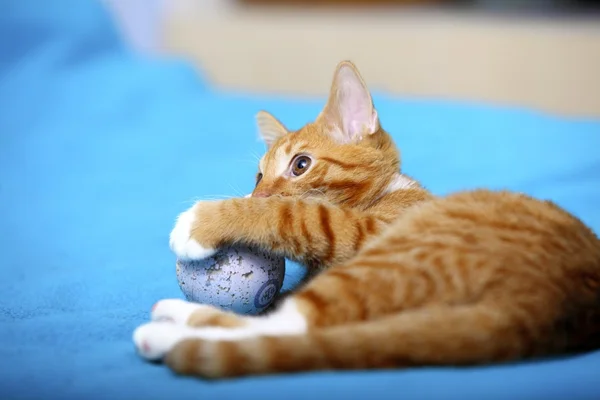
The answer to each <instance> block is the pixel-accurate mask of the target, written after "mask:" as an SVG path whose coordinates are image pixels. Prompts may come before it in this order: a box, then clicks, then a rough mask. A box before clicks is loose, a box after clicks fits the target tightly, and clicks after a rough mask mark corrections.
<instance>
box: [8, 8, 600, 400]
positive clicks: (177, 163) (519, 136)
mask: <svg viewBox="0 0 600 400" xmlns="http://www.w3.org/2000/svg"><path fill="white" fill-rule="evenodd" d="M3 6H4V13H2V14H1V15H0V255H1V256H0V293H1V294H2V300H1V301H0V370H1V371H2V380H1V381H0V397H1V398H6V399H14V400H16V399H34V398H56V399H61V400H68V399H78V400H79V399H82V398H85V399H88V400H93V399H126V400H131V399H140V398H147V399H174V398H177V399H181V400H184V399H198V398H219V399H239V398H252V399H254V398H263V397H265V396H282V397H285V398H286V399H288V400H292V399H305V398H324V397H330V396H331V395H333V394H335V396H336V398H337V397H339V398H345V399H364V398H368V397H371V396H374V397H377V398H380V399H396V398H403V399H461V400H467V399H477V400H479V399H486V400H491V399H508V398H510V399H512V400H517V399H533V398H544V399H565V398H567V397H570V398H576V399H578V400H583V399H598V398H600V388H599V387H598V385H597V376H598V375H597V371H598V370H600V353H599V352H591V353H587V354H582V355H577V356H572V357H566V358H563V359H554V360H547V361H538V362H529V363H519V364H513V365H504V366H490V367H484V368H466V369H463V368H423V369H410V370H397V371H369V372H328V373H307V374H297V375H292V376H268V377H256V378H248V379H241V380H235V381H226V382H216V383H215V382H212V383H207V382H203V381H201V380H195V379H189V378H181V377H177V376H174V375H173V374H172V373H170V372H169V371H168V370H167V369H166V368H163V367H161V366H156V365H152V364H148V363H145V362H143V361H142V360H141V359H140V358H139V357H138V356H137V355H136V354H135V351H134V348H133V345H132V342H131V333H132V331H133V329H134V328H135V327H136V326H137V325H138V324H140V323H142V322H144V321H145V320H146V319H147V317H148V311H149V307H150V306H151V305H152V304H153V303H154V302H155V301H156V300H157V299H160V298H164V297H182V294H181V293H180V291H179V288H178V285H177V281H176V278H175V268H174V257H173V255H172V254H171V252H170V251H169V249H168V245H167V242H168V234H169V232H170V229H171V227H172V224H173V221H174V218H175V216H176V215H177V214H178V213H179V212H181V211H183V210H184V209H186V208H187V207H188V206H189V205H190V204H191V202H192V201H193V200H194V199H196V198H199V197H203V196H219V195H233V196H235V195H240V194H245V193H248V192H249V191H250V190H251V189H252V186H253V180H254V174H255V172H256V165H255V162H254V161H253V153H256V154H261V153H262V152H263V151H264V146H263V145H262V144H261V143H260V142H259V141H258V140H257V135H256V129H255V127H254V119H253V117H254V114H255V113H256V112H257V111H258V110H259V109H267V110H269V111H271V112H273V113H274V114H275V115H276V116H278V117H279V118H280V119H281V120H282V121H283V122H284V123H285V124H287V125H288V126H289V127H290V128H297V127H299V126H301V125H302V124H304V123H306V122H307V121H309V120H311V119H313V118H314V117H315V116H316V114H317V113H318V111H319V109H320V107H321V106H322V105H323V101H324V99H314V100H306V99H296V98H293V97H291V98H288V97H274V96H265V95H254V94H249V93H234V92H221V91H217V90H215V89H213V88H211V87H209V86H208V85H207V84H206V83H205V82H204V80H203V79H202V76H201V75H199V74H198V73H197V72H196V71H195V70H194V69H192V68H191V67H190V66H189V65H187V64H185V63H182V62H180V61H178V60H151V59H147V58H143V57H141V56H138V55H134V54H132V53H131V52H130V51H129V50H128V49H127V48H126V46H124V45H123V43H122V42H121V40H120V39H119V36H118V33H117V31H116V29H115V27H114V26H113V22H112V20H111V19H110V17H109V16H108V15H107V13H106V12H105V10H104V9H103V8H102V6H101V5H100V4H99V3H96V2H94V1H91V0H47V1H45V2H39V1H37V0H9V1H5V2H3ZM211 40H212V39H211ZM375 100H376V104H377V107H378V110H379V113H380V115H381V118H382V122H383V125H384V127H385V128H386V129H387V130H389V131H390V132H392V133H393V135H394V137H395V138H396V140H397V142H398V145H399V146H400V148H401V149H402V154H403V165H404V169H405V172H406V173H408V174H409V175H411V176H413V177H415V178H417V179H420V180H421V181H423V183H424V184H425V185H426V186H427V187H429V188H430V189H431V190H433V191H434V192H435V193H438V194H444V193H449V192H452V191H456V190H462V189H469V188H475V187H481V186H486V187H492V188H507V189H512V190H517V191H522V192H526V193H530V194H532V195H535V196H539V197H542V198H548V199H552V200H554V201H556V202H557V203H558V204H560V205H562V206H564V207H566V208H567V209H568V210H570V211H572V212H573V213H575V214H576V215H577V216H579V217H580V218H582V219H583V220H584V221H585V222H587V223H588V224H590V226H592V227H593V228H594V229H595V230H596V231H598V230H600V211H599V206H598V205H599V204H600V152H599V151H598V149H600V121H598V120H584V119H568V118H559V117H555V116H550V115H546V114H543V113H538V112H534V111H530V110H523V109H515V108H505V107H493V106H487V105H481V104H470V103H461V102H449V101H434V100H416V99H406V98H397V97H391V96H387V95H385V94H378V95H377V96H376V99H375ZM302 273H303V271H302V269H301V268H299V267H298V266H296V265H294V264H290V265H289V267H288V271H287V275H286V283H285V287H286V288H290V287H293V286H294V284H295V283H296V282H297V281H298V279H299V278H300V276H301V275H302Z"/></svg>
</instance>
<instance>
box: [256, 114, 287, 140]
mask: <svg viewBox="0 0 600 400" xmlns="http://www.w3.org/2000/svg"><path fill="white" fill-rule="evenodd" d="M256 125H257V127H258V133H259V135H260V137H261V138H262V140H263V141H264V142H265V144H266V145H267V147H271V146H272V145H273V143H275V141H276V140H277V139H279V138H280V137H282V136H285V135H287V134H288V130H287V128H286V127H285V126H284V125H283V124H282V123H281V122H279V120H277V118H275V117H274V116H272V115H271V114H269V113H268V112H266V111H259V112H258V113H257V114H256Z"/></svg>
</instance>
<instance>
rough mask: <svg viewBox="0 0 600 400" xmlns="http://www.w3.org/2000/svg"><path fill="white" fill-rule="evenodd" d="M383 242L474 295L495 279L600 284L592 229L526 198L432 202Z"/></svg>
mask: <svg viewBox="0 0 600 400" xmlns="http://www.w3.org/2000/svg"><path fill="white" fill-rule="evenodd" d="M380 239H381V240H380V241H379V242H378V243H373V246H372V247H374V248H378V249H380V250H383V249H386V251H388V252H389V254H390V257H392V258H395V259H397V260H398V261H399V262H401V263H403V264H405V265H407V266H410V267H411V268H422V269H424V270H429V271H432V270H435V271H443V272H444V273H446V274H448V276H456V275H460V276H463V277H465V278H466V280H467V281H469V282H468V285H467V287H469V288H470V289H471V290H469V291H473V294H476V292H479V289H481V290H484V289H485V288H486V287H487V285H488V284H489V283H490V282H492V281H497V280H499V281H502V280H509V281H510V280H512V282H514V283H512V284H515V285H518V284H519V283H520V282H521V283H523V284H526V283H527V284H528V285H531V284H532V283H535V282H536V281H539V282H540V288H541V286H542V283H541V281H542V280H543V281H546V282H554V283H556V284H559V285H566V286H571V283H572V284H574V285H575V286H573V288H576V287H579V288H581V287H583V286H581V285H580V284H582V283H583V284H584V285H587V286H586V287H588V286H589V285H591V286H592V287H597V286H600V240H598V238H597V236H596V235H595V234H594V232H592V231H591V230H590V229H589V228H588V227H587V226H586V225H585V224H584V223H583V222H582V221H580V220H579V219H578V218H576V217H575V216H573V215H571V214H569V213H568V212H566V211H565V210H563V209H562V208H560V207H558V206H557V205H555V204H554V203H552V202H549V201H544V200H538V199H535V198H532V197H529V196H527V195H524V194H519V193H512V192H506V191H490V190H476V191H468V192H459V193H456V194H452V195H449V196H447V197H440V198H436V199H433V200H428V201H425V202H423V203H421V204H418V205H416V206H414V207H411V208H410V209H408V210H406V213H405V214H404V215H403V216H402V217H401V218H400V219H399V220H397V221H396V223H394V224H393V225H392V226H391V227H390V229H389V230H388V231H387V232H386V233H385V234H384V235H382V237H381V238H380ZM365 251H366V252H368V251H373V250H369V249H366V250H365ZM453 279H455V278H453ZM503 284H504V283H503ZM507 284H511V283H510V282H509V283H507ZM565 289H567V288H566V287H565ZM595 293H596V292H595Z"/></svg>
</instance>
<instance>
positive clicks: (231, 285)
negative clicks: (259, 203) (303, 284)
mask: <svg viewBox="0 0 600 400" xmlns="http://www.w3.org/2000/svg"><path fill="white" fill-rule="evenodd" d="M284 276H285V258H283V257H277V256H273V255H271V254H269V253H267V252H264V251H260V250H255V249H251V248H249V247H245V246H230V247H225V248H222V249H220V250H219V251H218V252H217V253H216V254H215V255H214V256H212V257H209V258H206V259H204V260H199V261H183V260H177V280H178V281H179V287H180V288H181V290H182V291H183V294H184V295H185V297H186V298H187V300H188V301H194V302H197V303H202V304H210V305H213V306H217V307H220V308H222V309H225V310H229V311H233V312H236V313H239V314H250V315H256V314H258V313H260V312H261V311H263V310H265V309H266V308H267V307H268V306H270V305H271V304H272V303H273V301H274V300H275V298H276V297H277V295H278V294H279V290H280V289H281V286H282V285H283V278H284Z"/></svg>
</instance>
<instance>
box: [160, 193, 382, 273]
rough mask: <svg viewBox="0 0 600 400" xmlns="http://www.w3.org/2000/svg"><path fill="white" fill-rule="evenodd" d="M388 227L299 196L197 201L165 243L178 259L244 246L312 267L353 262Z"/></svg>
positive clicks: (364, 215)
mask: <svg viewBox="0 0 600 400" xmlns="http://www.w3.org/2000/svg"><path fill="white" fill-rule="evenodd" d="M386 226H387V223H386V222H385V221H383V220H381V219H379V218H378V217H376V216H374V215H370V214H367V213H364V212H360V211H356V210H353V209H350V208H347V209H346V208H341V207H339V206H335V205H332V204H328V203H324V202H320V201H316V200H305V199H298V198H286V197H269V198H255V197H251V198H238V199H229V200H221V201H200V202H198V203H196V204H195V205H194V206H193V207H192V208H190V209H189V210H188V211H185V212H184V213H182V214H181V215H180V216H179V217H178V219H177V223H176V224H175V227H174V229H173V231H172V232H171V240H170V245H171V249H172V250H173V252H174V253H175V254H176V255H177V257H179V258H181V259H201V258H206V257H209V256H211V255H213V254H214V253H215V251H216V249H218V248H219V247H221V246H224V245H227V244H231V243H243V244H246V245H250V246H255V247H258V248H262V249H265V250H267V251H271V252H273V253H276V254H280V255H282V256H284V257H286V258H289V259H292V260H297V261H300V262H305V263H311V264H313V265H321V266H329V265H334V264H338V263H341V262H344V261H346V260H348V259H350V258H352V257H353V256H354V255H355V254H356V253H357V252H358V250H360V249H361V248H362V246H364V245H365V244H366V243H367V242H368V240H369V239H370V238H371V237H372V236H374V235H377V234H378V233H380V232H381V230H383V229H384V228H385V227H386Z"/></svg>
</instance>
